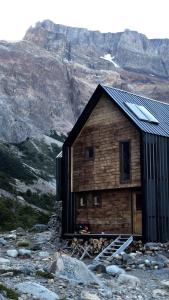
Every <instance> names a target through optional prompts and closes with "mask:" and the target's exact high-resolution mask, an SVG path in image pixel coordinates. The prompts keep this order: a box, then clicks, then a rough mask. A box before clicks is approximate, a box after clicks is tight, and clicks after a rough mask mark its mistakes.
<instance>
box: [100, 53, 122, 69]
mask: <svg viewBox="0 0 169 300" xmlns="http://www.w3.org/2000/svg"><path fill="white" fill-rule="evenodd" d="M100 58H102V59H104V60H107V61H109V62H111V63H112V64H113V65H114V66H115V68H120V66H119V65H118V64H117V63H116V62H115V61H114V60H113V59H114V56H111V54H110V53H107V54H105V55H104V56H100Z"/></svg>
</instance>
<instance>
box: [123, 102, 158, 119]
mask: <svg viewBox="0 0 169 300" xmlns="http://www.w3.org/2000/svg"><path fill="white" fill-rule="evenodd" d="M125 104H126V105H127V107H128V108H129V109H130V110H131V111H132V112H133V113H134V114H135V115H136V117H137V118H138V119H139V120H141V121H145V122H150V123H154V124H159V122H158V120H157V119H156V118H155V117H154V116H153V115H152V114H151V113H150V112H149V111H148V110H147V109H146V108H145V107H144V106H142V105H138V104H135V103H131V102H125Z"/></svg>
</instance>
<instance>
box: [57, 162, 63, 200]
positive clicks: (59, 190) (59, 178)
mask: <svg viewBox="0 0 169 300" xmlns="http://www.w3.org/2000/svg"><path fill="white" fill-rule="evenodd" d="M61 170H62V157H57V158H56V201H61V200H62V197H61V190H62V186H61Z"/></svg>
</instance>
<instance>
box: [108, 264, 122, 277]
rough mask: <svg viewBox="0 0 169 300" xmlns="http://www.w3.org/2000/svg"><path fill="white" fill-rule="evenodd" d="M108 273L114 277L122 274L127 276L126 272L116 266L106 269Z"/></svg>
mask: <svg viewBox="0 0 169 300" xmlns="http://www.w3.org/2000/svg"><path fill="white" fill-rule="evenodd" d="M106 272H107V274H109V275H112V276H114V277H115V276H119V275H120V274H125V271H124V270H123V269H121V268H119V267H118V266H116V265H110V266H108V267H106Z"/></svg>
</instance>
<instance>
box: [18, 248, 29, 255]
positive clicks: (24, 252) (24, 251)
mask: <svg viewBox="0 0 169 300" xmlns="http://www.w3.org/2000/svg"><path fill="white" fill-rule="evenodd" d="M31 253H32V251H31V250H28V249H25V248H20V249H19V250H18V254H19V256H27V257H31Z"/></svg>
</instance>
